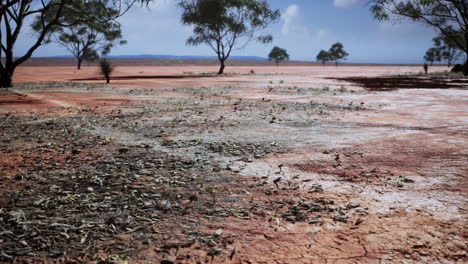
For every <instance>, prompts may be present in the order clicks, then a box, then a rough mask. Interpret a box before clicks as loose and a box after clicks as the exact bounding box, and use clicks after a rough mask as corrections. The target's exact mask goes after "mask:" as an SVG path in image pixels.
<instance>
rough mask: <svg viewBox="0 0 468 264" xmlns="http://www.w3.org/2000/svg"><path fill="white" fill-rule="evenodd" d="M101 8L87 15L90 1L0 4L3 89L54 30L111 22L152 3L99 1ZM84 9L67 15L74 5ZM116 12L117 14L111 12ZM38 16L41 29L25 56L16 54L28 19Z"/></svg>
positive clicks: (16, 0)
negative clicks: (21, 33) (87, 6)
mask: <svg viewBox="0 0 468 264" xmlns="http://www.w3.org/2000/svg"><path fill="white" fill-rule="evenodd" d="M96 1H97V2H98V3H99V5H100V6H101V12H99V13H98V14H96V13H92V12H88V10H87V9H86V4H87V3H88V2H89V0H41V1H38V0H7V1H2V4H1V5H0V87H10V86H11V85H12V78H13V74H14V72H15V69H16V67H17V66H18V65H21V64H22V63H24V62H25V61H27V60H28V59H29V58H30V57H31V56H32V54H33V53H34V52H35V51H36V50H37V49H38V48H39V47H40V46H41V45H43V44H44V43H46V42H47V37H48V36H49V35H50V32H51V31H54V30H56V28H59V27H69V26H73V25H75V24H78V23H80V22H84V21H91V20H96V21H101V22H104V21H109V20H114V19H116V18H118V17H120V16H121V15H123V14H124V13H126V12H127V11H128V10H129V9H130V8H131V7H132V6H133V5H135V4H137V3H141V4H145V3H149V2H151V1H152V0H96ZM77 3H79V4H82V5H81V6H82V7H83V8H78V9H74V10H73V12H68V13H67V15H66V16H65V15H64V14H65V11H66V10H67V9H68V8H70V7H71V6H72V5H75V4H77ZM112 10H114V11H112ZM34 17H37V19H38V23H39V24H40V29H39V30H37V35H36V37H35V39H34V40H33V41H32V42H31V43H30V44H29V47H28V49H27V51H26V52H25V53H24V54H21V55H18V54H14V46H15V44H16V43H17V41H18V39H19V38H20V32H21V30H22V29H23V28H24V26H25V21H27V19H29V18H34Z"/></svg>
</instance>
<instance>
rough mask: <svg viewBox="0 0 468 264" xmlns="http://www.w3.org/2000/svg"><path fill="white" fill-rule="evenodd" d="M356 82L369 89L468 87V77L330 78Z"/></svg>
mask: <svg viewBox="0 0 468 264" xmlns="http://www.w3.org/2000/svg"><path fill="white" fill-rule="evenodd" d="M328 79H333V80H339V81H345V82H351V83H355V84H357V85H359V86H361V87H363V88H364V89H366V90H368V91H393V90H397V89H468V79H457V80H450V79H443V78H428V77H410V76H401V77H341V78H328Z"/></svg>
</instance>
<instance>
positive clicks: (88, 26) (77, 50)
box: [33, 0, 126, 70]
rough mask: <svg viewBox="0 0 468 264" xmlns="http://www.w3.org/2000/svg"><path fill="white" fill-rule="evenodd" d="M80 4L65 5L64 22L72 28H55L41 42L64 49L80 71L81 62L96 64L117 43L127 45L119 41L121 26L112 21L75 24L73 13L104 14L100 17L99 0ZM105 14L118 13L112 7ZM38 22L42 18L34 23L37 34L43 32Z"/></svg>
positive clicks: (101, 10) (87, 21) (121, 40)
mask: <svg viewBox="0 0 468 264" xmlns="http://www.w3.org/2000/svg"><path fill="white" fill-rule="evenodd" d="M83 5H84V2H82V1H75V2H73V3H71V4H70V5H67V6H65V7H64V11H63V16H64V21H65V22H66V23H68V24H71V26H69V27H54V28H53V29H52V30H51V31H50V32H49V36H48V37H47V39H46V40H45V41H44V43H49V42H50V41H54V42H57V43H59V44H61V45H62V46H64V47H65V48H66V49H67V50H68V51H69V52H70V53H71V54H72V55H73V56H74V57H75V59H76V61H77V68H78V70H79V69H81V64H82V62H83V61H84V60H86V61H95V60H97V59H99V53H101V55H107V54H108V53H109V52H110V50H111V49H112V47H113V46H114V45H115V43H116V42H118V43H119V44H121V45H122V44H125V43H126V41H125V40H123V39H122V31H121V29H120V23H117V22H116V21H114V20H107V21H98V20H86V21H82V22H79V23H75V24H74V23H73V22H74V20H75V18H74V17H73V13H74V12H75V10H84V9H86V10H87V12H88V13H90V14H95V16H99V17H102V16H104V15H105V14H102V12H103V11H104V10H103V9H102V6H101V4H100V2H99V1H98V0H90V1H88V2H86V6H83ZM105 11H106V12H107V13H108V14H111V16H115V15H116V14H117V13H118V10H116V9H114V8H107V10H105ZM40 21H41V18H39V17H37V18H36V21H35V23H34V24H33V29H34V30H35V31H36V32H39V31H40V30H41V29H42V26H41V22H40Z"/></svg>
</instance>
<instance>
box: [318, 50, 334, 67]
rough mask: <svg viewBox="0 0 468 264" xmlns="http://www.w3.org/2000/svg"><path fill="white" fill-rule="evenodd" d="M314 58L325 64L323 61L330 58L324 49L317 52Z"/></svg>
mask: <svg viewBox="0 0 468 264" xmlns="http://www.w3.org/2000/svg"><path fill="white" fill-rule="evenodd" d="M316 59H317V61H320V62H321V63H322V64H325V62H327V61H331V60H332V58H331V56H330V53H328V52H327V51H325V50H321V51H320V52H319V54H318V55H317V58H316Z"/></svg>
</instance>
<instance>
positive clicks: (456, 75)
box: [388, 71, 466, 79]
mask: <svg viewBox="0 0 468 264" xmlns="http://www.w3.org/2000/svg"><path fill="white" fill-rule="evenodd" d="M388 77H429V78H440V79H466V76H464V75H463V73H460V72H450V71H442V72H430V73H428V74H425V73H422V72H421V73H414V74H398V75H389V76H388Z"/></svg>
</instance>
